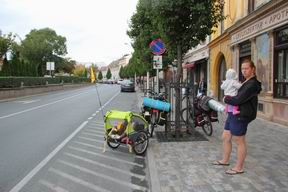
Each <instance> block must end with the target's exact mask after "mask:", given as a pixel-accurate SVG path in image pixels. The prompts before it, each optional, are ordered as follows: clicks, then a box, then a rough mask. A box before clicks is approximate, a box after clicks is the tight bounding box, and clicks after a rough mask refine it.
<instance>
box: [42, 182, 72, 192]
mask: <svg viewBox="0 0 288 192" xmlns="http://www.w3.org/2000/svg"><path fill="white" fill-rule="evenodd" d="M39 183H40V184H41V185H44V186H45V187H47V188H49V189H50V190H53V191H55V192H69V191H68V190H66V189H63V188H62V187H59V186H57V185H55V184H52V183H50V182H48V181H45V180H40V181H39Z"/></svg>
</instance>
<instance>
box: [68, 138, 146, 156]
mask: <svg viewBox="0 0 288 192" xmlns="http://www.w3.org/2000/svg"><path fill="white" fill-rule="evenodd" d="M72 142H73V143H76V144H79V145H83V146H86V147H90V148H93V149H97V150H100V151H101V152H102V151H103V147H99V146H96V145H91V144H88V143H84V142H80V141H72ZM119 147H121V145H120V146H119ZM109 149H110V148H108V149H107V150H106V152H111V153H113V154H115V153H118V154H121V155H122V156H123V155H125V157H127V155H129V154H127V153H125V152H122V151H117V150H112V149H110V151H109ZM131 155H132V154H131ZM133 155H134V154H133ZM135 158H137V159H145V157H143V156H136V157H135Z"/></svg>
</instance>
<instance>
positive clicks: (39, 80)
mask: <svg viewBox="0 0 288 192" xmlns="http://www.w3.org/2000/svg"><path fill="white" fill-rule="evenodd" d="M86 82H90V79H88V78H84V77H53V78H51V77H0V88H17V87H21V86H24V87H31V86H45V85H47V84H61V83H86Z"/></svg>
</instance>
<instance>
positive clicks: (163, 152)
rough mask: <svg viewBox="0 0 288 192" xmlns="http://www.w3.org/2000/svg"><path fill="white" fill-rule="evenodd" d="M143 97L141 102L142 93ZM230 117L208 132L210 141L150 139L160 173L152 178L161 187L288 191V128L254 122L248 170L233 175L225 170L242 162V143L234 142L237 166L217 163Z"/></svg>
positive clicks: (168, 191) (170, 191)
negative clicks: (238, 157) (239, 158)
mask: <svg viewBox="0 0 288 192" xmlns="http://www.w3.org/2000/svg"><path fill="white" fill-rule="evenodd" d="M138 95H141V93H138ZM138 98H139V99H140V101H139V106H140V105H141V97H139V96H138ZM224 122H225V116H223V115H221V116H220V122H219V123H217V122H216V123H213V126H214V133H213V135H212V136H211V137H207V138H208V139H209V141H197V142H167V143H163V142H161V143H160V142H158V141H157V139H156V138H153V139H151V140H150V146H149V149H148V153H149V155H148V157H149V156H150V157H151V156H152V157H153V158H152V160H153V161H154V162H152V163H155V167H156V170H154V171H155V172H156V175H157V177H158V178H151V179H159V182H158V184H159V185H160V186H158V187H159V188H160V189H161V192H194V191H195V192H216V191H219V192H220V191H221V192H226V191H227V192H228V191H233V192H240V191H249V192H250V191H251V192H254V191H255V192H258V191H259V192H264V191H265V192H266V191H267V192H273V191H275V192H284V191H288V160H287V159H288V147H287V141H288V127H285V126H282V125H278V124H275V123H272V122H269V121H266V120H263V119H260V118H257V119H256V120H255V121H253V122H252V123H251V124H250V125H249V127H248V131H247V137H246V140H247V144H248V155H247V158H246V161H245V173H244V174H240V175H233V176H231V175H227V174H225V170H226V169H228V168H229V167H230V168H232V166H233V165H234V164H235V162H236V143H233V150H232V155H231V162H230V163H231V166H229V167H223V166H215V165H212V162H213V161H215V160H218V159H221V151H222V150H221V147H222V142H221V134H222V130H223V125H224ZM156 131H157V130H156ZM199 132H201V129H199ZM148 161H151V158H150V159H148ZM150 164H151V162H150ZM152 171H153V170H152ZM154 175H155V174H154ZM156 183H157V182H156ZM153 188H155V186H154V187H153V186H152V189H153ZM155 192H156V191H155Z"/></svg>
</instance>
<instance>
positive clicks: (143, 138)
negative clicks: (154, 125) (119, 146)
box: [133, 131, 149, 155]
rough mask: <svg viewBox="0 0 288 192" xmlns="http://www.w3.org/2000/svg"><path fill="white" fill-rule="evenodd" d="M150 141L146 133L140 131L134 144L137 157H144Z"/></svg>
mask: <svg viewBox="0 0 288 192" xmlns="http://www.w3.org/2000/svg"><path fill="white" fill-rule="evenodd" d="M148 143H149V139H148V135H147V133H146V132H145V131H140V132H139V133H138V136H137V138H136V139H135V141H134V143H133V151H134V153H135V154H136V155H143V154H144V153H145V152H146V150H147V147H148Z"/></svg>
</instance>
